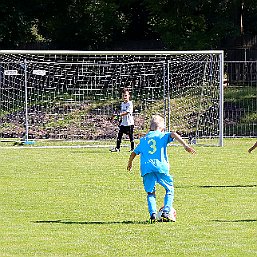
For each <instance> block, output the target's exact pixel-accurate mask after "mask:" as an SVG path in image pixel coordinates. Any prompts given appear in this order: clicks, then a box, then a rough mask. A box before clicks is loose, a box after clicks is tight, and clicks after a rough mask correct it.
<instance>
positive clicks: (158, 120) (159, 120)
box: [150, 115, 164, 131]
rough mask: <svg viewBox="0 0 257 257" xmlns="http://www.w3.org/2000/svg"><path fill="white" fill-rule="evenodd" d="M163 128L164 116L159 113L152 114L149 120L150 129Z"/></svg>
mask: <svg viewBox="0 0 257 257" xmlns="http://www.w3.org/2000/svg"><path fill="white" fill-rule="evenodd" d="M163 128H164V118H163V117H161V116H160V115H154V116H153V117H152V119H151V122H150V130H152V131H154V130H157V129H163Z"/></svg>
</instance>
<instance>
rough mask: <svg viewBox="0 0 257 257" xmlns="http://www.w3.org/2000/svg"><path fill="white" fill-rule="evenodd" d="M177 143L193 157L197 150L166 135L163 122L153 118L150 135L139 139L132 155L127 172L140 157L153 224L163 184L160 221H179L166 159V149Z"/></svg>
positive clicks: (157, 116) (156, 117)
mask: <svg viewBox="0 0 257 257" xmlns="http://www.w3.org/2000/svg"><path fill="white" fill-rule="evenodd" d="M174 139H176V140H177V141H178V142H179V143H180V144H182V145H183V146H184V148H185V150H186V151H187V152H189V153H192V154H194V153H195V150H194V149H193V148H191V147H190V146H189V145H187V144H186V143H185V142H184V140H183V139H182V138H181V137H180V136H179V135H178V134H177V133H175V132H164V119H163V118H162V117H161V116H159V115H155V116H153V118H152V120H151V124H150V131H149V132H148V134H147V135H146V136H144V137H143V138H141V139H140V142H139V144H138V145H137V147H136V148H135V150H134V151H133V152H132V153H131V155H130V157H129V161H128V165H127V170H128V171H130V170H131V168H132V162H133V160H134V158H135V157H136V155H140V170H141V176H142V177H143V184H144V189H145V191H146V193H147V204H148V211H149V214H150V222H151V223H153V222H155V221H156V219H157V208H156V196H155V185H156V183H158V184H160V185H161V186H162V187H164V189H165V190H166V194H165V197H164V207H163V212H162V217H161V220H162V221H165V222H169V221H176V217H175V214H174V213H172V212H171V210H173V208H172V204H173V199H174V187H173V178H172V176H171V175H170V174H169V161H168V156H167V145H168V143H170V142H172V141H173V140H174Z"/></svg>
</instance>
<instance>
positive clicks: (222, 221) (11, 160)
mask: <svg viewBox="0 0 257 257" xmlns="http://www.w3.org/2000/svg"><path fill="white" fill-rule="evenodd" d="M254 142H255V140H254V139H230V140H225V146H224V147H223V148H219V147H196V150H197V155H195V156H192V155H190V154H188V153H187V152H185V151H184V149H183V148H182V147H175V146H172V147H169V149H168V151H169V157H170V162H171V173H172V174H173V175H174V180H175V202H174V207H175V208H176V210H177V222H176V223H156V224H149V223H148V213H147V204H146V195H145V193H144V190H143V186H142V182H141V177H140V175H139V170H138V169H139V158H137V159H136V160H135V163H134V169H133V171H132V173H128V172H127V171H126V164H127V160H128V157H129V153H128V149H127V148H124V149H122V150H123V151H122V152H120V153H109V151H108V148H78V149H75V148H74V149H73V148H64V149H44V148H22V147H17V148H15V149H13V148H3V147H2V148H0V176H1V179H0V183H1V190H0V195H1V198H0V205H1V207H0V220H1V222H0V237H1V240H0V256H22V257H25V256H240V257H241V256H257V243H256V242H257V241H256V238H257V203H256V199H257V169H256V167H257V150H255V151H253V152H252V154H249V153H248V152H247V149H248V148H249V147H250V146H251V145H252V144H253V143H254ZM163 194H164V191H163V190H162V188H160V187H157V200H158V206H160V207H161V205H162V196H163Z"/></svg>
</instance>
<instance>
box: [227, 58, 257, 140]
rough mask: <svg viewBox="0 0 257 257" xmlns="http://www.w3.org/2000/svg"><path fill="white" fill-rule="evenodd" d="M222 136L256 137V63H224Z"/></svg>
mask: <svg viewBox="0 0 257 257" xmlns="http://www.w3.org/2000/svg"><path fill="white" fill-rule="evenodd" d="M224 67H225V75H224V78H225V79H224V136H225V137H256V136H257V61H226V62H225V63H224Z"/></svg>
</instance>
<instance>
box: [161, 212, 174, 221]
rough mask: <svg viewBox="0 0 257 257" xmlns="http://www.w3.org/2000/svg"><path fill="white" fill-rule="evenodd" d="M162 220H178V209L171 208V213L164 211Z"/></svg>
mask: <svg viewBox="0 0 257 257" xmlns="http://www.w3.org/2000/svg"><path fill="white" fill-rule="evenodd" d="M160 221H161V222H176V211H175V209H173V210H171V212H170V213H168V212H163V213H162V215H161V219H160Z"/></svg>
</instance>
